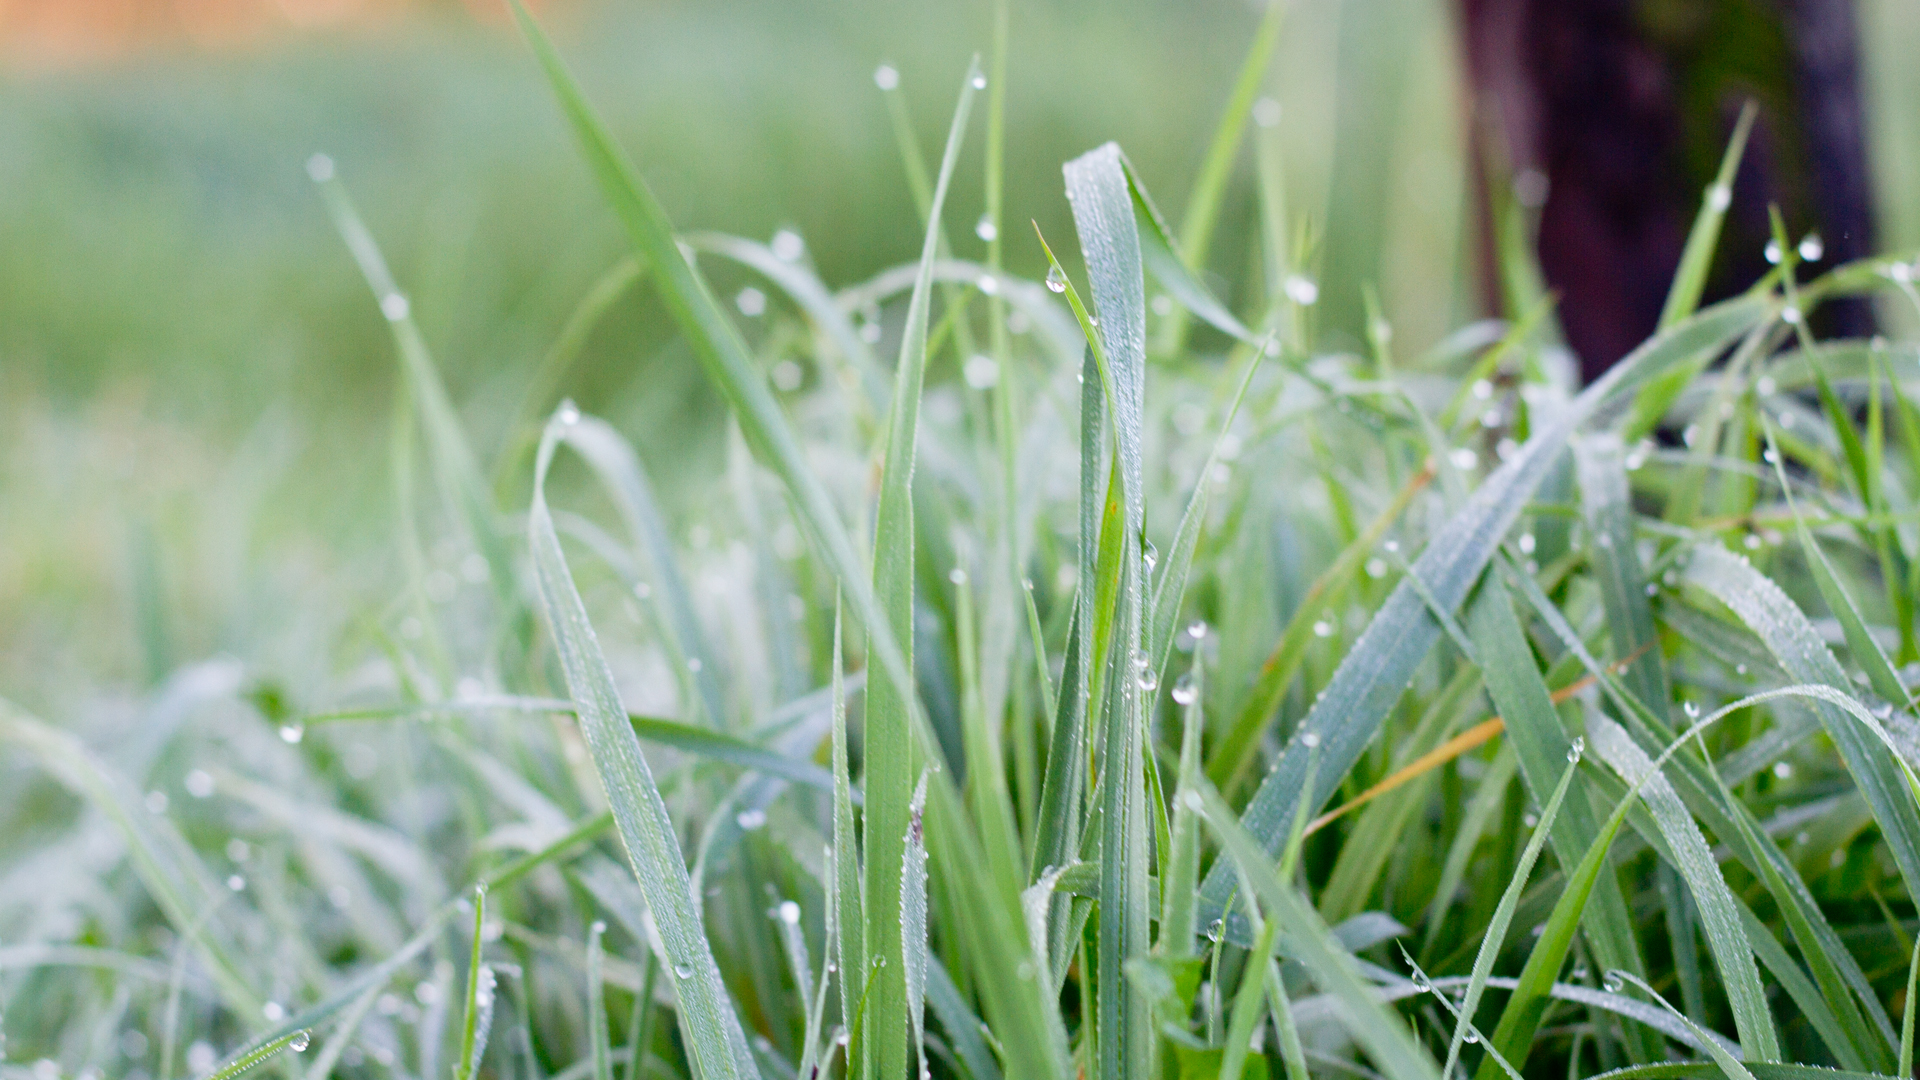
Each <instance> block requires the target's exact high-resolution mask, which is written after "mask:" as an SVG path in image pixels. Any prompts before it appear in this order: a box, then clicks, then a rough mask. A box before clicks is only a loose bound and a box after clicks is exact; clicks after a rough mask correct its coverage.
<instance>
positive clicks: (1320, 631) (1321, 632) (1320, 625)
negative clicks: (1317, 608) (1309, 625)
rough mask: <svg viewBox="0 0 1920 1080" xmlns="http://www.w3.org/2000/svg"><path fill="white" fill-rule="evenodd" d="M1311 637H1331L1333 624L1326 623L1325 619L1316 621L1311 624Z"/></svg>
mask: <svg viewBox="0 0 1920 1080" xmlns="http://www.w3.org/2000/svg"><path fill="white" fill-rule="evenodd" d="M1313 636H1314V637H1331V636H1333V624H1332V623H1330V622H1328V621H1327V620H1325V619H1318V620H1316V621H1315V622H1314V624H1313Z"/></svg>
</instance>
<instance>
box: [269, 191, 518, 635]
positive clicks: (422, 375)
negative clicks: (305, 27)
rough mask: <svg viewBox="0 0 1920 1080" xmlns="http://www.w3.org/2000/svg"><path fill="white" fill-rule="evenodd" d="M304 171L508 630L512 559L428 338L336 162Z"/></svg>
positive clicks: (514, 605)
mask: <svg viewBox="0 0 1920 1080" xmlns="http://www.w3.org/2000/svg"><path fill="white" fill-rule="evenodd" d="M307 171H308V173H309V174H311V175H312V177H313V179H314V182H315V183H316V184H317V185H318V186H319V188H320V194H321V196H322V198H323V199H324V200H325V201H326V204H327V211H328V213H329V214H331V215H332V216H333V223H334V227H335V228H337V229H339V231H340V235H341V238H342V239H344V240H345V241H346V244H347V248H348V250H350V251H351V252H352V253H353V257H354V261H355V262H357V263H358V264H359V266H360V273H361V276H363V277H365V278H366V281H367V285H368V287H370V288H371V289H372V290H373V295H374V299H375V301H377V302H378V303H379V305H380V313H381V314H382V315H383V316H385V317H386V320H387V326H388V328H389V329H390V330H391V331H392V332H393V341H394V346H395V347H396V348H397V349H398V350H399V352H400V360H401V366H402V368H403V369H404V370H405V372H406V382H407V388H408V392H409V394H410V395H411V396H412V398H413V402H414V404H415V405H416V406H418V408H419V410H420V424H421V427H423V428H424V429H425V430H426V434H427V447H428V449H429V451H430V452H431V456H432V463H433V472H434V477H435V479H436V480H437V481H438V483H439V486H440V495H441V498H442V499H443V501H444V503H445V505H446V508H447V513H448V514H449V516H451V517H452V518H453V519H454V520H455V521H457V522H459V523H460V525H461V527H462V528H464V529H465V530H466V532H467V534H468V539H469V540H471V541H472V543H473V545H474V547H475V549H476V550H477V551H479V553H480V554H481V556H482V557H484V558H485V559H486V560H487V568H488V577H489V581H490V582H491V583H492V586H493V591H494V597H495V599H496V600H497V601H498V602H499V604H500V611H501V614H502V615H503V616H504V617H505V621H506V622H507V623H508V624H509V625H511V624H513V623H515V622H517V620H518V617H519V615H520V614H521V612H522V607H521V600H520V594H519V590H518V587H517V585H516V577H515V572H514V565H513V558H512V555H511V553H510V552H509V551H508V549H507V543H506V538H505V537H504V536H503V535H502V534H501V531H500V527H499V523H498V514H497V511H496V510H495V507H494V505H493V498H492V495H491V493H490V492H489V490H488V488H487V485H486V481H485V480H484V479H483V474H482V473H481V471H480V462H479V459H478V458H477V457H475V456H474V452H473V447H472V445H471V444H470V443H469V442H468V441H467V436H466V432H465V431H464V430H463V429H462V428H461V426H460V417H459V414H458V413H456V412H455V411H454V408H453V402H452V401H450V400H449V399H448V397H447V388H446V384H445V383H443V382H441V380H440V372H439V369H437V368H436V367H435V366H434V363H433V356H432V354H431V353H430V352H429V351H428V349H427V342H426V338H425V337H423V336H421V333H420V327H419V325H418V324H417V323H416V322H415V321H414V318H413V306H412V304H411V303H410V302H409V301H408V299H407V295H406V293H404V292H402V291H400V287H399V285H397V284H396V283H395V282H394V279H393V274H392V272H391V271H389V270H388V269H387V261H386V258H385V257H384V256H383V255H381V254H380V245H379V244H378V243H377V242H376V241H375V240H374V238H373V234H372V233H371V232H369V231H367V227H366V225H364V224H363V223H362V222H361V220H360V212H359V211H358V210H356V209H355V208H354V205H353V200H352V199H351V198H349V197H348V195H347V190H346V186H345V185H343V184H342V183H341V182H340V180H339V179H338V178H337V177H336V176H335V175H334V165H333V161H332V160H331V159H329V158H327V157H325V156H324V155H316V156H315V157H314V159H313V160H312V161H310V162H309V163H308V165H307Z"/></svg>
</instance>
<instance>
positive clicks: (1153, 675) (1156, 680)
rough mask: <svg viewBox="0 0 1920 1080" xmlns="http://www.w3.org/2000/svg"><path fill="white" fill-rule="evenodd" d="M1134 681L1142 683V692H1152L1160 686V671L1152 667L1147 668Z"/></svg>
mask: <svg viewBox="0 0 1920 1080" xmlns="http://www.w3.org/2000/svg"><path fill="white" fill-rule="evenodd" d="M1134 682H1136V683H1138V684H1139V685H1140V692H1141V693H1143V694H1151V693H1153V692H1154V691H1155V690H1157V689H1159V688H1160V673H1159V672H1157V671H1155V670H1153V669H1152V668H1150V667H1149V668H1145V669H1143V670H1142V671H1141V672H1140V674H1139V675H1138V676H1136V677H1135V678H1134Z"/></svg>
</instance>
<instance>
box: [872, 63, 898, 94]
mask: <svg viewBox="0 0 1920 1080" xmlns="http://www.w3.org/2000/svg"><path fill="white" fill-rule="evenodd" d="M873 85H875V86H877V87H879V88H880V89H882V90H892V89H894V88H895V87H897V86H899V85H900V69H899V68H896V67H894V66H893V65H892V64H881V65H880V66H879V67H877V68H874V69H873Z"/></svg>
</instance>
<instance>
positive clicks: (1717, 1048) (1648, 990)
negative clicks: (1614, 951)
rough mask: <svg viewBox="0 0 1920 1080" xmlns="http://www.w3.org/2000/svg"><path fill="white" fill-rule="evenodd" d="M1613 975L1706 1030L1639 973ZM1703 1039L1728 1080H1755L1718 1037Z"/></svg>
mask: <svg viewBox="0 0 1920 1080" xmlns="http://www.w3.org/2000/svg"><path fill="white" fill-rule="evenodd" d="M1613 977H1615V978H1619V979H1624V980H1626V981H1627V982H1630V983H1632V984H1634V985H1635V986H1637V987H1639V988H1640V989H1641V990H1642V991H1643V992H1644V993H1645V994H1646V995H1647V996H1648V997H1650V998H1652V999H1653V1000H1654V1001H1655V1002H1656V1003H1658V1004H1659V1006H1660V1007H1661V1008H1662V1009H1665V1010H1666V1011H1667V1012H1668V1013H1669V1014H1671V1015H1672V1016H1674V1017H1675V1018H1677V1019H1678V1020H1679V1021H1680V1022H1681V1023H1683V1024H1685V1025H1687V1026H1688V1027H1690V1028H1692V1029H1694V1030H1695V1031H1696V1032H1699V1033H1701V1034H1704V1033H1705V1032H1706V1029H1705V1028H1703V1027H1701V1026H1700V1025H1699V1024H1698V1023H1696V1022H1694V1020H1693V1019H1692V1018H1690V1017H1688V1016H1687V1014H1686V1013H1683V1012H1681V1011H1680V1010H1679V1009H1676V1008H1674V1007H1673V1006H1672V1005H1669V1004H1668V1003H1667V999H1666V998H1663V997H1661V996H1660V992H1659V991H1657V990H1655V989H1654V988H1653V987H1651V986H1648V985H1647V980H1645V979H1643V978H1641V977H1640V976H1638V975H1635V974H1632V973H1631V972H1625V971H1621V972H1615V973H1614V976H1613ZM1701 1041H1702V1043H1703V1044H1704V1045H1705V1046H1706V1048H1707V1054H1708V1055H1709V1056H1710V1057H1712V1058H1713V1063H1714V1064H1715V1065H1718V1066H1720V1071H1721V1072H1723V1073H1725V1074H1726V1076H1727V1080H1754V1076H1753V1073H1751V1072H1749V1071H1747V1067H1746V1066H1745V1065H1743V1064H1742V1063H1741V1061H1740V1058H1739V1057H1738V1056H1736V1055H1735V1054H1734V1053H1733V1052H1732V1051H1731V1050H1728V1049H1727V1048H1726V1047H1724V1046H1722V1045H1720V1041H1719V1040H1718V1039H1702V1040H1701ZM1742 1049H1745V1048H1744V1047H1743V1048H1742ZM1761 1060H1763V1061H1765V1060H1768V1059H1765V1058H1762V1059H1761Z"/></svg>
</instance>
